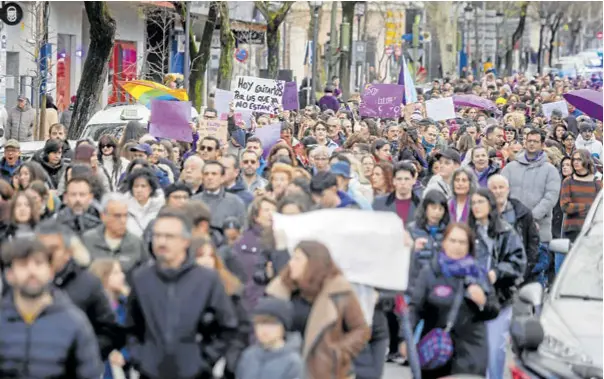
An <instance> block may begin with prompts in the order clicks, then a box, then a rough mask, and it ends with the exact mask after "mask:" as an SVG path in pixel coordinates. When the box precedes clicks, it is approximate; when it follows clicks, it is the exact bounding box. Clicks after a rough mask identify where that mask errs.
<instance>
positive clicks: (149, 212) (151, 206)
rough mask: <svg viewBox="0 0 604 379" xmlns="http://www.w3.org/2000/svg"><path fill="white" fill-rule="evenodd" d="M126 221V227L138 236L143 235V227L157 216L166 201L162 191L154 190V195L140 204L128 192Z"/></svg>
mask: <svg viewBox="0 0 604 379" xmlns="http://www.w3.org/2000/svg"><path fill="white" fill-rule="evenodd" d="M126 196H128V222H127V224H126V228H127V229H128V231H129V232H130V233H132V234H134V235H135V236H136V237H138V238H142V237H143V233H144V232H145V228H146V227H147V225H149V223H150V222H151V221H152V220H154V219H155V218H156V217H157V214H158V213H159V211H160V210H161V208H162V207H163V206H164V204H165V203H166V199H165V198H164V195H163V192H162V191H156V193H155V195H154V196H152V197H150V198H149V200H148V201H147V204H145V205H140V204H139V203H138V201H137V200H136V199H135V198H134V196H132V194H130V193H128V194H127V195H126Z"/></svg>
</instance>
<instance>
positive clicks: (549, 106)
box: [543, 101, 568, 120]
mask: <svg viewBox="0 0 604 379" xmlns="http://www.w3.org/2000/svg"><path fill="white" fill-rule="evenodd" d="M555 109H557V110H559V111H560V112H562V118H565V117H568V104H567V103H566V101H556V102H553V103H545V104H543V115H544V116H545V117H546V118H547V120H549V119H550V117H552V112H553V111H554V110H555Z"/></svg>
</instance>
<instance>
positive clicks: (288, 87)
mask: <svg viewBox="0 0 604 379" xmlns="http://www.w3.org/2000/svg"><path fill="white" fill-rule="evenodd" d="M282 104H283V105H282V106H283V110H284V111H292V110H298V109H300V105H299V103H298V88H297V84H296V82H287V83H285V89H284V91H283V103H282Z"/></svg>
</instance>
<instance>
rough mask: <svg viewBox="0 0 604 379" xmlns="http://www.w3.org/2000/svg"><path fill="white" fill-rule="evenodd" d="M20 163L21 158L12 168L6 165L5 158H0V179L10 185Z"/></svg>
mask: <svg viewBox="0 0 604 379" xmlns="http://www.w3.org/2000/svg"><path fill="white" fill-rule="evenodd" d="M21 163H22V162H21V158H19V159H18V160H17V162H16V163H15V165H14V166H9V165H8V163H6V158H2V160H1V161H0V175H1V176H2V179H4V180H6V181H7V182H9V183H10V182H11V178H12V177H13V174H14V173H15V171H17V169H18V168H19V166H21Z"/></svg>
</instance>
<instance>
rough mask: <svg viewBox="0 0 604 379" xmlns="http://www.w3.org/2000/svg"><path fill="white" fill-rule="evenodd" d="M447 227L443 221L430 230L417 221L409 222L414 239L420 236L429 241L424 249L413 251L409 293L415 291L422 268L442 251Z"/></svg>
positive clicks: (408, 286)
mask: <svg viewBox="0 0 604 379" xmlns="http://www.w3.org/2000/svg"><path fill="white" fill-rule="evenodd" d="M446 227H447V225H445V224H444V223H441V224H440V225H439V226H438V227H436V228H434V229H433V230H430V229H429V228H427V227H424V228H421V227H419V226H418V225H417V224H416V223H415V221H414V222H411V223H410V224H409V226H408V230H409V234H411V238H413V240H414V241H415V240H417V239H418V238H425V239H427V240H428V242H426V244H425V245H424V248H423V249H422V250H419V251H415V250H414V251H413V255H412V256H411V261H410V263H409V284H408V285H407V293H411V292H412V291H413V286H414V284H415V281H416V280H417V278H418V277H419V273H420V272H421V270H422V269H423V268H424V267H426V266H427V265H428V264H429V263H430V262H432V261H433V260H434V257H436V255H437V254H438V253H439V252H440V250H441V248H442V242H443V239H444V236H445V228H446Z"/></svg>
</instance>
